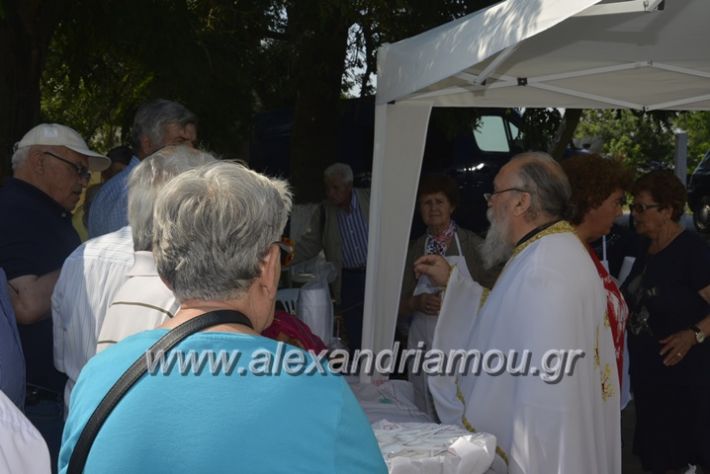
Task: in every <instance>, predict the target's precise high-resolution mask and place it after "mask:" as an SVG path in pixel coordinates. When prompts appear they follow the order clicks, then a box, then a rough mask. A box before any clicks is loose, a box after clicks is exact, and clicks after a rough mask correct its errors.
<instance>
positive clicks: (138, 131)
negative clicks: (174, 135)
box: [131, 99, 197, 151]
mask: <svg viewBox="0 0 710 474" xmlns="http://www.w3.org/2000/svg"><path fill="white" fill-rule="evenodd" d="M171 123H178V124H180V125H181V126H183V127H184V126H186V125H189V124H193V125H195V126H197V117H196V116H195V114H193V113H192V112H190V111H189V110H188V109H187V108H186V107H185V106H184V105H182V104H179V103H177V102H172V101H170V100H165V99H158V100H154V101H152V102H148V103H145V104H143V105H141V106H140V107H139V108H138V111H137V112H136V116H135V117H134V118H133V125H132V126H131V145H132V146H133V149H134V150H136V151H138V150H140V149H141V137H144V136H145V137H148V139H149V140H150V142H151V143H152V144H153V145H154V146H156V147H160V146H162V145H164V135H165V126H166V125H168V124H171Z"/></svg>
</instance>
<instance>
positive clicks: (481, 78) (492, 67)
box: [473, 43, 520, 86]
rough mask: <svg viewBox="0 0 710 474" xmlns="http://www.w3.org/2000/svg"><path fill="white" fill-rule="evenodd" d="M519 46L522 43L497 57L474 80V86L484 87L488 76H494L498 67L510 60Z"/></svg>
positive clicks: (505, 50) (507, 49) (506, 49)
mask: <svg viewBox="0 0 710 474" xmlns="http://www.w3.org/2000/svg"><path fill="white" fill-rule="evenodd" d="M519 45H520V43H518V44H516V45H514V46H511V47H509V48H505V49H504V50H503V51H501V52H500V53H499V54H498V56H496V58H495V59H494V60H493V61H491V62H490V64H488V66H486V67H485V68H484V69H483V71H481V73H480V74H479V75H478V76H476V78H475V79H474V80H473V85H475V86H482V85H484V84H485V82H486V79H488V76H490V75H491V74H493V73H494V72H495V71H496V69H498V66H500V64H501V63H502V62H503V61H505V60H506V59H508V58H509V57H510V55H511V54H513V53H514V52H515V50H516V49H518V46H519Z"/></svg>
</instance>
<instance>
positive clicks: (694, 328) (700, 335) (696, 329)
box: [690, 326, 705, 344]
mask: <svg viewBox="0 0 710 474" xmlns="http://www.w3.org/2000/svg"><path fill="white" fill-rule="evenodd" d="M690 330H691V331H693V332H694V333H695V340H696V341H698V344H700V343H701V342H703V341H704V340H705V334H704V333H703V331H701V330H700V328H699V327H698V326H690Z"/></svg>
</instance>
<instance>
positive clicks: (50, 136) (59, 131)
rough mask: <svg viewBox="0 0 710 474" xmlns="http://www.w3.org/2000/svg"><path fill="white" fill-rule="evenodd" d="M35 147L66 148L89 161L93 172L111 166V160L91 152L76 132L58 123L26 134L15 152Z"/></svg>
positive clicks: (42, 126)
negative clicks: (51, 146)
mask: <svg viewBox="0 0 710 474" xmlns="http://www.w3.org/2000/svg"><path fill="white" fill-rule="evenodd" d="M33 145H53V146H64V147H67V148H69V149H70V150H72V151H75V152H77V153H79V154H80V155H84V156H86V157H87V158H88V159H89V169H90V170H91V171H103V170H105V169H106V168H108V167H109V166H111V160H110V159H109V158H108V157H106V156H104V155H100V154H98V153H96V152H95V151H91V150H89V147H88V146H87V145H86V142H85V141H84V139H83V138H81V135H79V134H78V133H77V132H76V130H74V129H72V128H69V127H67V126H66V125H60V124H58V123H41V124H39V125H37V126H36V127H34V128H32V129H31V130H30V131H29V132H27V133H25V136H24V137H22V140H20V141H19V142H17V143H15V150H17V149H19V148H24V147H27V146H33Z"/></svg>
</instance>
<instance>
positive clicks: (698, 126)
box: [675, 112, 710, 172]
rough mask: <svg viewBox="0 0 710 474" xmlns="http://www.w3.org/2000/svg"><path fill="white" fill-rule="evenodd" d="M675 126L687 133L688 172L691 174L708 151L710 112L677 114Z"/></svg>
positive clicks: (709, 148)
mask: <svg viewBox="0 0 710 474" xmlns="http://www.w3.org/2000/svg"><path fill="white" fill-rule="evenodd" d="M675 126H676V127H678V128H680V129H681V130H685V131H686V132H688V171H689V172H692V170H694V169H695V167H696V166H697V165H698V163H700V160H701V159H702V158H703V155H705V153H707V152H708V151H710V112H684V113H682V114H679V116H678V118H677V119H676V121H675Z"/></svg>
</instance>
